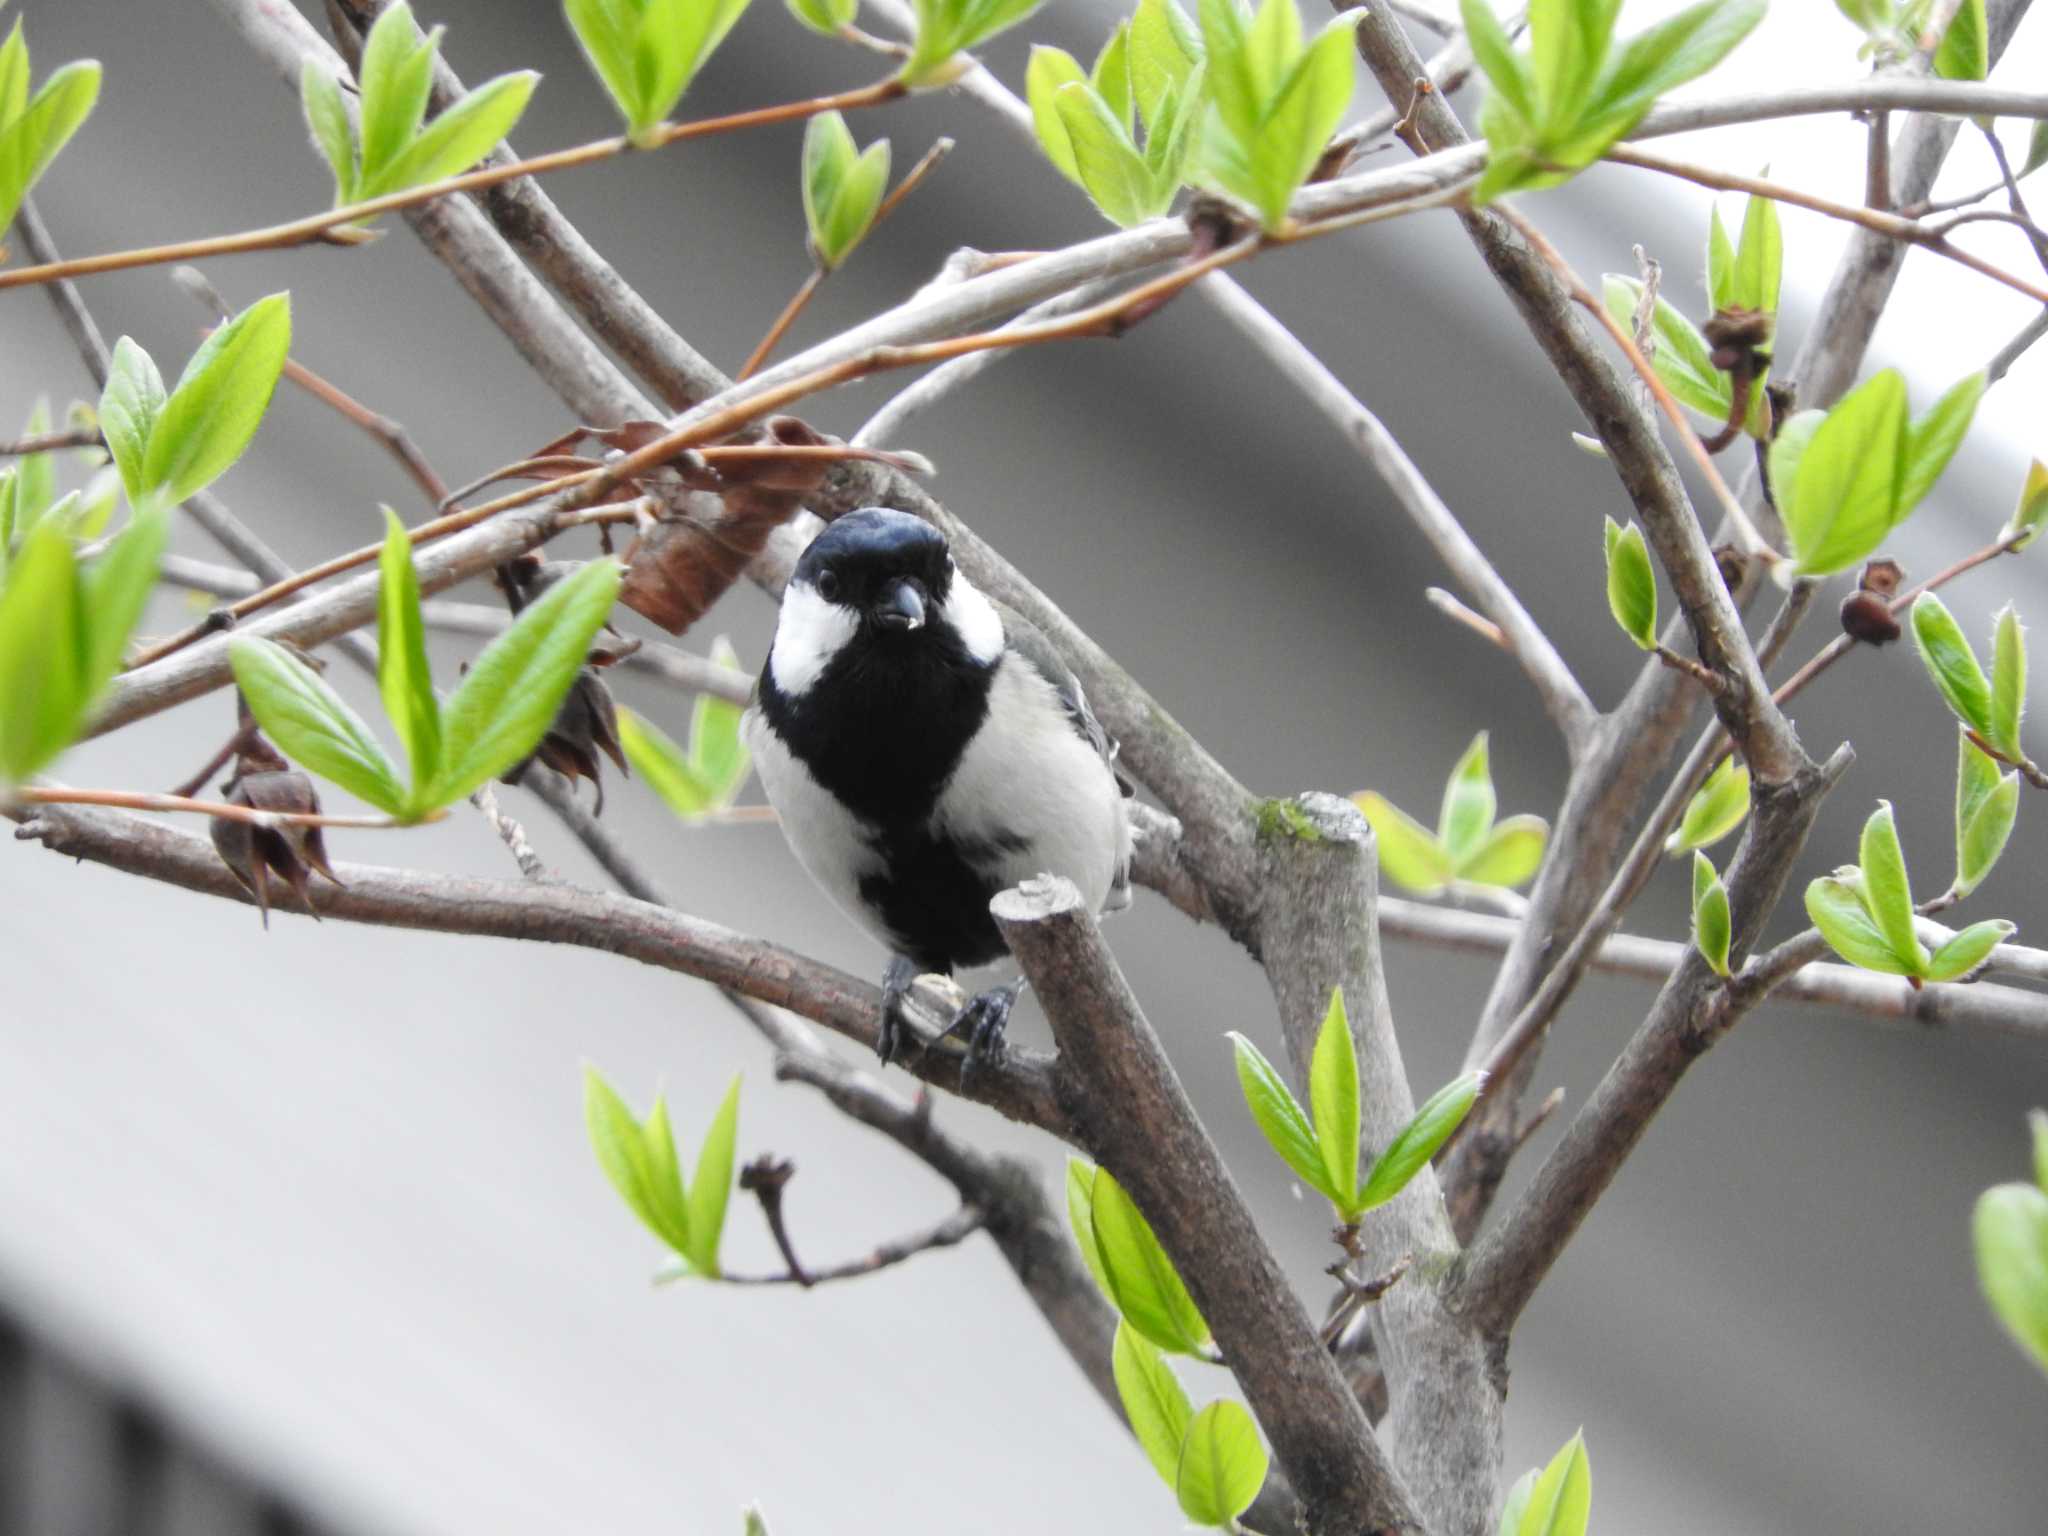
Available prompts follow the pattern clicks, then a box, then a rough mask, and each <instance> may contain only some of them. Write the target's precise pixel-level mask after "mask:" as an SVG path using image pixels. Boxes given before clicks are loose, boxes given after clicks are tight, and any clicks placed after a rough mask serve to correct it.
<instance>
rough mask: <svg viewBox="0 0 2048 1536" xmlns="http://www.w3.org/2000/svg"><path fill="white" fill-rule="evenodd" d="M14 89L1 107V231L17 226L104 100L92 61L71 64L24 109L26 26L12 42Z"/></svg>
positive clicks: (10, 67) (13, 35)
mask: <svg viewBox="0 0 2048 1536" xmlns="http://www.w3.org/2000/svg"><path fill="white" fill-rule="evenodd" d="M6 51H7V53H8V55H9V59H8V60H7V62H6V66H5V73H6V74H7V76H8V78H9V80H10V84H9V85H8V87H7V91H6V93H5V94H6V96H7V98H8V99H7V100H6V101H4V102H0V228H5V227H6V225H7V224H9V223H11V222H13V219H14V215H15V213H16V212H17V211H18V210H19V209H20V207H21V200H22V199H23V198H24V197H26V196H28V194H29V192H30V190H31V189H32V188H33V187H34V186H35V184H36V183H37V182H38V181H40V180H41V179H42V175H43V172H45V171H47V170H48V169H49V168H50V162H51V161H53V160H55V159H56V158H57V155H58V152H59V151H60V150H62V149H63V148H64V146H65V145H66V144H68V143H69V142H70V141H71V136H72V135H73V134H74V133H76V132H78V130H79V127H80V126H81V125H82V124H83V123H84V122H85V120H86V118H88V117H90V116H91V115H92V109H93V105H94V103H95V102H97V101H98V100H99V95H100V66H99V64H98V62H97V61H95V60H92V59H80V60H77V61H75V62H73V63H70V64H66V65H64V66H63V67H62V68H60V69H58V70H57V71H55V72H54V73H53V74H52V75H51V76H50V78H49V79H47V80H45V81H44V82H43V88H42V89H41V90H39V91H37V92H36V93H35V95H34V97H33V98H30V99H28V100H27V102H26V104H25V105H24V103H23V97H24V96H25V94H26V92H27V88H28V74H29V62H28V43H27V41H26V40H25V39H24V38H23V36H22V31H21V21H20V19H19V18H17V19H16V20H15V23H14V31H13V32H12V33H11V34H10V35H9V37H8V40H7V47H6Z"/></svg>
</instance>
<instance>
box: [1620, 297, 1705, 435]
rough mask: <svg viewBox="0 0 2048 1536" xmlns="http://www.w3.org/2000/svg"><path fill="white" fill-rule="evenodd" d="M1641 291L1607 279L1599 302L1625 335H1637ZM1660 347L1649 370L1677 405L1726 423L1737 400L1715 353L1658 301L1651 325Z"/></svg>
mask: <svg viewBox="0 0 2048 1536" xmlns="http://www.w3.org/2000/svg"><path fill="white" fill-rule="evenodd" d="M1642 298H1643V285H1642V284H1641V283H1639V282H1637V281H1636V280H1635V279H1634V278H1632V277H1622V276H1620V275H1619V274H1617V273H1612V272H1610V273H1608V274H1607V276H1606V277H1605V278H1604V279H1603V280H1602V294H1601V301H1602V302H1603V303H1604V304H1605V305H1606V306H1607V312H1608V313H1609V314H1610V315H1612V316H1614V318H1615V319H1616V320H1618V321H1619V322H1620V323H1621V325H1622V328H1623V329H1624V330H1633V327H1634V325H1635V313H1636V306H1637V305H1638V304H1640V303H1641V302H1642ZM1650 329H1651V335H1652V337H1653V338H1654V340H1655V341H1656V347H1655V349H1654V350H1653V351H1652V352H1651V354H1650V366H1651V367H1652V368H1653V369H1655V370H1656V373H1657V377H1658V378H1659V379H1661V380H1663V382H1664V387H1665V388H1666V389H1668V390H1670V391H1671V393H1672V394H1673V395H1674V396H1676V397H1677V399H1678V402H1679V404H1681V405H1683V406H1686V407H1688V408H1689V409H1691V410H1695V411H1698V412H1699V413H1700V414H1701V415H1702V416H1705V417H1708V418H1710V419H1712V420H1716V421H1726V420H1727V419H1728V411H1729V407H1730V404H1731V402H1732V400H1733V398H1734V397H1733V396H1732V394H1731V393H1730V390H1731V389H1732V387H1733V386H1731V385H1730V384H1729V382H1728V375H1727V374H1725V373H1723V372H1721V370H1720V369H1718V368H1716V367H1715V366H1714V361H1713V355H1712V354H1713V348H1712V347H1710V346H1709V345H1708V344H1707V339H1706V337H1705V336H1703V335H1701V334H1700V330H1699V327H1698V326H1696V325H1694V324H1693V323H1692V322H1691V321H1690V320H1688V319H1686V318H1685V316H1684V315H1682V314H1680V313H1679V312H1678V311H1677V309H1676V308H1674V307H1673V306H1672V304H1671V302H1670V301H1669V300H1667V299H1663V298H1659V299H1658V300H1657V308H1656V310H1655V311H1654V313H1653V315H1652V318H1651V322H1650Z"/></svg>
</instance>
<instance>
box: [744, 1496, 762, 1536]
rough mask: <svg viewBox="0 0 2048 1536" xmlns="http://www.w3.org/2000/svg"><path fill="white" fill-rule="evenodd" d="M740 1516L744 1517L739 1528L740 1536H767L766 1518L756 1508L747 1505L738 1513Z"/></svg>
mask: <svg viewBox="0 0 2048 1536" xmlns="http://www.w3.org/2000/svg"><path fill="white" fill-rule="evenodd" d="M740 1514H741V1515H742V1516H743V1517H744V1518H743V1520H742V1523H741V1527H740V1536H768V1520H767V1517H766V1516H765V1515H763V1514H762V1513H761V1511H760V1510H759V1509H758V1508H757V1507H756V1506H754V1505H752V1504H749V1505H748V1506H747V1507H746V1508H745V1509H743V1510H741V1511H740Z"/></svg>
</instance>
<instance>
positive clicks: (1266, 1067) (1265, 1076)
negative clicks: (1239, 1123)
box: [1229, 1030, 1338, 1202]
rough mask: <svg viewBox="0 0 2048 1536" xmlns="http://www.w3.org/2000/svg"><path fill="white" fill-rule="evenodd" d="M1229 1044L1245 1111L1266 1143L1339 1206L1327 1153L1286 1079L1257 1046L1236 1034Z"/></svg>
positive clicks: (1305, 1181) (1314, 1188)
mask: <svg viewBox="0 0 2048 1536" xmlns="http://www.w3.org/2000/svg"><path fill="white" fill-rule="evenodd" d="M1229 1040H1230V1043H1231V1047H1232V1049H1233V1050H1234V1051H1235V1053H1236V1056H1237V1084H1238V1087H1239V1088H1241V1089H1242V1090H1243V1091H1244V1102H1245V1107H1246V1108H1248V1109H1250V1110H1251V1112H1252V1119H1253V1120H1255V1121H1257V1122H1258V1127H1259V1129H1260V1131H1262V1132H1264V1134H1265V1137H1266V1143H1267V1145H1269V1146H1270V1147H1272V1149H1273V1150H1274V1151H1275V1152H1277V1153H1279V1154H1280V1158H1281V1161H1282V1162H1284V1163H1286V1164H1287V1166H1288V1167H1289V1168H1292V1169H1293V1170H1294V1173H1295V1177H1297V1178H1298V1179H1300V1180H1301V1181H1302V1183H1304V1184H1306V1185H1308V1187H1309V1188H1310V1189H1313V1190H1315V1191H1316V1192H1317V1193H1319V1194H1321V1195H1323V1196H1325V1197H1326V1198H1328V1199H1329V1200H1331V1201H1332V1202H1336V1201H1337V1199H1338V1197H1337V1193H1336V1189H1337V1186H1335V1185H1333V1184H1332V1182H1331V1179H1330V1174H1329V1170H1328V1169H1327V1168H1325V1167H1324V1166H1323V1150H1322V1146H1321V1144H1320V1143H1318V1142H1317V1140H1316V1132H1315V1127H1314V1126H1313V1125H1312V1124H1310V1123H1309V1118H1308V1115H1307V1114H1306V1113H1305V1112H1304V1111H1303V1109H1302V1107H1301V1105H1300V1103H1299V1102H1297V1101H1296V1099H1295V1097H1294V1095H1293V1094H1292V1093H1290V1092H1289V1091H1288V1089H1287V1082H1286V1079H1284V1078H1283V1077H1281V1075H1280V1074H1279V1072H1278V1071H1276V1070H1275V1069H1274V1066H1273V1064H1272V1062H1270V1061H1268V1060H1267V1059H1266V1058H1265V1056H1264V1055H1263V1054H1262V1053H1261V1052H1260V1050H1259V1048H1258V1047H1257V1046H1256V1045H1253V1044H1252V1043H1251V1041H1249V1040H1247V1039H1246V1038H1245V1037H1244V1036H1243V1035H1241V1034H1238V1033H1237V1032H1236V1031H1235V1030H1233V1031H1231V1033H1230V1035H1229Z"/></svg>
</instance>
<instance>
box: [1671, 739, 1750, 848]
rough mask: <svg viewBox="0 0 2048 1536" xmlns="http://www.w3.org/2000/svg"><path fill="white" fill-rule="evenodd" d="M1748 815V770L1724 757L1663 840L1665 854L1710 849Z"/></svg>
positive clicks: (1689, 801)
mask: <svg viewBox="0 0 2048 1536" xmlns="http://www.w3.org/2000/svg"><path fill="white" fill-rule="evenodd" d="M1748 814H1749V770H1748V769H1747V768H1745V767H1743V766H1741V765H1740V764H1739V763H1737V762H1736V761H1735V759H1734V758H1733V757H1724V758H1722V759H1721V763H1720V766H1719V767H1717V768H1716V769H1715V770H1714V771H1713V772H1712V773H1710V774H1708V775H1707V782H1706V783H1704V784H1702V785H1701V786H1700V789H1699V793H1698V794H1696V795H1694V796H1693V797H1692V799H1690V800H1688V801H1687V802H1686V806H1685V815H1684V816H1682V817H1681V818H1679V822H1678V830H1677V831H1675V832H1673V833H1672V834H1671V835H1670V836H1669V837H1667V838H1665V839H1664V851H1665V852H1666V853H1669V854H1681V853H1690V852H1692V851H1693V850H1694V849H1695V848H1711V847H1713V845H1714V844H1716V843H1718V842H1719V841H1721V839H1722V838H1724V837H1726V836H1727V835H1728V834H1729V833H1730V832H1733V831H1734V830H1735V829H1736V828H1737V827H1739V826H1741V825H1742V819H1743V818H1744V817H1745V816H1747V815H1748Z"/></svg>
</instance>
